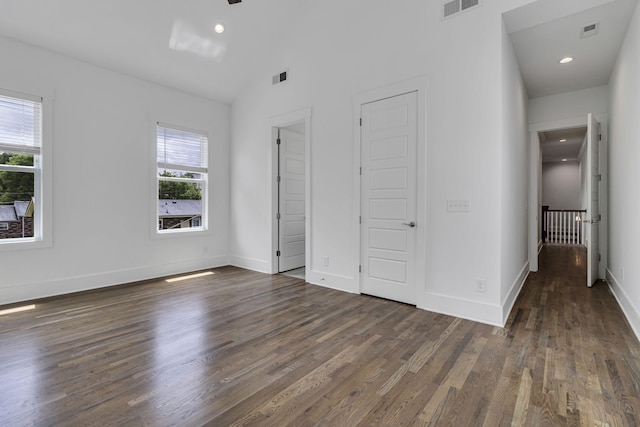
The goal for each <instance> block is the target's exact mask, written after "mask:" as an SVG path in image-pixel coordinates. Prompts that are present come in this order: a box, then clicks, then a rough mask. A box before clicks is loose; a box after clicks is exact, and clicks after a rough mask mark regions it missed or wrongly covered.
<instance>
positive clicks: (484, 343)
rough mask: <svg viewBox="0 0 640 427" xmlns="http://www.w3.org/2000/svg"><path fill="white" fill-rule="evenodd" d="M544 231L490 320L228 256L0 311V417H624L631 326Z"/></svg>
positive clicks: (633, 350)
mask: <svg viewBox="0 0 640 427" xmlns="http://www.w3.org/2000/svg"><path fill="white" fill-rule="evenodd" d="M585 256H586V254H585V252H584V250H580V249H578V248H562V247H547V248H545V249H544V250H543V252H542V258H541V272H539V273H535V274H532V275H531V276H530V277H529V279H528V281H527V283H526V285H525V288H524V290H523V292H522V294H521V295H520V297H519V299H518V301H517V303H516V306H515V307H514V309H513V311H512V315H511V317H510V319H509V322H508V324H507V325H506V327H505V328H504V329H503V328H497V327H492V326H487V325H482V324H478V323H474V322H470V321H466V320H461V319H456V318H453V317H449V316H444V315H438V314H434V313H429V312H426V311H423V310H418V309H415V308H414V307H411V306H407V305H403V304H399V303H394V302H391V301H386V300H381V299H376V298H372V297H368V296H358V295H351V294H347V293H342V292H337V291H333V290H330V289H325V288H321V287H317V286H312V285H305V284H304V283H303V282H302V281H301V280H299V279H296V278H291V277H286V276H283V275H277V276H269V275H264V274H259V273H254V272H249V271H244V270H241V269H238V268H233V267H225V268H220V269H215V270H212V271H213V273H214V274H213V275H210V276H205V277H200V278H195V279H190V280H185V281H180V282H174V283H167V282H166V281H163V280H158V281H153V282H148V283H143V284H135V285H132V286H125V287H117V288H111V289H104V290H100V291H95V292H88V293H83V294H77V295H72V296H66V297H61V298H56V299H49V300H45V301H42V302H38V303H37V304H36V308H35V309H34V310H31V311H25V312H22V313H15V314H9V315H4V316H0V425H1V426H26V425H36V426H53V425H60V426H85V425H95V426H112V425H113V426H116V425H117V426H143V425H148V426H169V425H175V426H199V425H210V426H239V425H257V426H287V425H291V426H357V425H361V426H373V425H383V426H403V425H406V426H413V425H416V426H417V425H425V426H426V425H451V426H472V425H478V426H482V425H484V426H491V427H493V426H503V425H504V426H506V425H513V426H544V425H559V426H564V425H567V426H578V425H584V426H636V425H638V424H640V418H639V413H640V344H639V343H638V341H637V340H636V338H635V337H634V335H633V333H632V332H631V329H630V328H629V326H628V325H627V323H626V321H625V320H624V317H623V315H622V313H621V311H620V309H619V308H618V306H617V305H616V302H615V300H614V298H613V297H612V295H611V294H610V293H609V291H608V288H607V287H606V285H605V284H604V283H599V284H597V285H595V286H594V287H593V288H591V289H588V288H587V287H586V286H584V283H583V282H584V280H585V272H584V265H583V263H584V261H585Z"/></svg>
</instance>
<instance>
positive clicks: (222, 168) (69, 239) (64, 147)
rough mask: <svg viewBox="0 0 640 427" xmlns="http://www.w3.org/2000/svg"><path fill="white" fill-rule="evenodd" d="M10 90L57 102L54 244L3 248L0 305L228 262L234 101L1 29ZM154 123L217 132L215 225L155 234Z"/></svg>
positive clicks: (2, 74)
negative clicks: (173, 86) (21, 39)
mask: <svg viewBox="0 0 640 427" xmlns="http://www.w3.org/2000/svg"><path fill="white" fill-rule="evenodd" d="M0 52H2V57H3V59H2V67H0V87H2V88H5V89H10V90H14V91H20V92H26V93H33V94H43V95H45V96H49V94H52V95H53V96H54V99H53V103H52V104H53V111H52V114H53V141H52V143H53V146H54V150H53V164H52V166H53V181H52V183H51V184H52V194H49V195H47V196H51V198H50V200H51V201H52V203H53V245H52V246H51V247H49V248H43V249H26V250H19V251H16V250H11V249H7V248H6V245H4V246H3V247H2V248H1V250H0V271H2V277H1V280H2V282H1V283H0V304H3V303H9V302H13V301H19V300H26V299H33V298H38V297H44V296H49V295H55V294H61V293H67V292H74V291H80V290H84V289H89V288H94V287H101V286H107V285H112V284H117V283H124V282H129V281H135V280H140V279H146V278H151V277H158V276H162V275H167V274H174V273H179V272H184V271H191V270H195V269H202V268H208V267H212V266H217V265H224V264H226V263H227V261H228V260H227V252H228V217H229V213H228V212H229V211H228V200H229V180H228V158H229V107H228V106H226V105H222V104H219V103H215V102H212V101H210V100H206V99H203V98H198V97H196V96H193V95H188V94H185V93H182V92H178V91H174V90H170V89H166V88H163V87H161V86H158V85H154V84H151V83H146V82H143V81H141V80H137V79H134V78H131V77H128V76H125V75H122V74H117V73H114V72H111V71H108V70H105V69H102V68H98V67H94V66H92V65H88V64H86V63H83V62H79V61H76V60H73V59H70V58H67V57H64V56H61V55H57V54H54V53H51V52H47V51H43V50H39V49H36V48H33V47H30V46H27V45H23V44H20V43H17V42H14V41H11V40H9V39H4V38H0ZM154 120H163V121H166V122H168V123H175V124H178V125H183V126H188V127H191V128H196V129H201V130H206V131H209V132H210V142H211V161H210V169H211V171H212V173H211V177H210V178H211V179H210V182H211V185H210V189H211V201H212V203H211V211H210V215H211V229H212V230H213V231H212V232H211V233H208V234H205V235H198V236H195V235H191V236H188V237H187V236H184V237H176V238H171V239H154V238H152V234H153V233H152V232H151V227H153V226H154V225H155V220H154V217H153V215H154V214H153V209H154V208H153V205H154V203H153V202H152V198H153V194H154V180H153V176H154V170H153V162H154V161H155V152H154V147H153V142H152V135H153V131H154V128H155V123H154Z"/></svg>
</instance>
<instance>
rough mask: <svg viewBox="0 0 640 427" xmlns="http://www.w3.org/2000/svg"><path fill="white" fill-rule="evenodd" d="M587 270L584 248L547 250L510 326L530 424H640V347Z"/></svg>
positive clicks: (521, 403)
mask: <svg viewBox="0 0 640 427" xmlns="http://www.w3.org/2000/svg"><path fill="white" fill-rule="evenodd" d="M585 263H586V248H584V247H580V246H560V245H546V246H545V248H544V249H543V250H542V252H541V254H540V271H539V272H538V273H531V275H530V276H529V279H528V280H527V283H526V285H525V287H524V289H523V291H522V293H521V295H520V296H519V298H518V301H517V302H516V306H515V307H514V310H513V311H512V313H511V317H510V318H509V321H508V323H507V325H506V329H505V332H506V335H507V337H508V338H509V340H510V341H511V342H510V343H509V344H508V346H509V347H510V348H511V350H510V351H509V353H510V355H509V359H508V360H507V363H506V365H508V364H510V363H515V366H514V367H513V368H514V369H513V374H512V378H511V379H512V380H513V375H516V374H517V375H519V376H520V377H521V378H520V381H519V383H520V384H519V391H518V400H517V403H516V409H515V414H514V420H515V417H517V415H518V412H519V411H522V410H527V405H528V411H527V412H528V414H526V425H548V424H551V425H585V426H586V425H588V426H600V425H602V426H609V425H610V426H618V425H620V426H622V425H625V426H636V425H639V423H640V418H639V416H638V414H639V413H640V399H639V397H640V345H639V343H638V341H637V339H636V338H635V336H634V334H633V332H632V331H631V328H630V327H629V325H628V323H627V322H626V320H625V318H624V315H623V313H622V312H621V310H620V308H619V306H618V304H617V302H616V301H615V299H614V297H613V295H612V294H611V292H610V291H609V288H608V286H607V285H606V283H605V282H602V281H599V282H597V283H596V284H595V285H594V286H593V287H592V288H588V287H587V286H586V285H585V282H586V267H585ZM506 367H507V366H505V368H506ZM506 372H508V371H505V373H506ZM503 380H504V381H505V382H510V383H513V382H512V381H508V380H507V379H505V378H503ZM522 417H523V419H524V417H525V414H522ZM565 417H566V420H565ZM516 425H520V424H516Z"/></svg>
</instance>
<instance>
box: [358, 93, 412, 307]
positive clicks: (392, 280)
mask: <svg viewBox="0 0 640 427" xmlns="http://www.w3.org/2000/svg"><path fill="white" fill-rule="evenodd" d="M417 100H418V96H417V93H416V92H412V93H408V94H404V95H399V96H395V97H392V98H387V99H383V100H379V101H375V102H371V103H368V104H364V105H362V107H361V113H362V125H361V149H362V152H361V161H362V172H361V174H362V176H361V213H362V219H361V222H362V225H361V269H362V271H361V291H362V293H365V294H369V295H374V296H378V297H382V298H387V299H391V300H395V301H400V302H405V303H408V304H415V303H416V292H415V262H416V260H415V258H416V253H415V252H416V227H417V225H416V212H417V209H416V196H417V194H416V185H417V182H416V165H417V155H416V153H417V147H416V145H417V130H418V129H417V120H418V117H417Z"/></svg>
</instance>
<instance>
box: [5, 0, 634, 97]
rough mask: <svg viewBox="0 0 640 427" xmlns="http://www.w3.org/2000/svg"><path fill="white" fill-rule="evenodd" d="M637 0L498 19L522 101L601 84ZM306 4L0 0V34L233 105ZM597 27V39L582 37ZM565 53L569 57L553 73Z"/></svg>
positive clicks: (556, 3) (590, 1)
mask: <svg viewBox="0 0 640 427" xmlns="http://www.w3.org/2000/svg"><path fill="white" fill-rule="evenodd" d="M636 1H637V0H538V1H536V2H534V3H531V4H529V5H527V6H524V7H521V8H518V9H514V10H512V11H509V12H507V13H505V14H504V18H505V25H506V27H507V29H508V31H509V32H510V37H511V39H512V41H513V44H514V48H515V51H516V56H517V58H518V62H519V64H520V68H521V71H522V74H523V78H524V80H525V84H526V86H527V89H528V92H529V96H530V97H531V98H535V97H539V96H543V95H548V94H553V93H560V92H567V91H572V90H577V89H582V88H586V87H593V86H600V85H604V84H606V83H607V81H608V78H609V74H610V72H611V69H612V66H613V62H614V60H615V57H616V55H617V52H618V50H619V47H620V44H621V42H622V40H623V37H624V34H625V31H626V28H627V26H628V21H629V18H630V16H631V11H632V8H633V7H634V6H635V3H636ZM309 2H310V0H244V1H243V2H241V3H238V4H235V5H229V4H228V2H227V0H180V1H176V0H55V1H52V0H28V1H25V0H0V10H1V13H0V34H1V35H4V36H8V37H11V38H14V39H17V40H20V41H23V42H26V43H29V44H32V45H36V46H40V47H44V48H46V49H50V50H53V51H56V52H59V53H62V54H65V55H69V56H71V57H75V58H79V59H82V60H85V61H87V62H90V63H94V64H97V65H100V66H103V67H106V68H109V69H113V70H116V71H119V72H124V73H126V74H130V75H133V76H136V77H140V78H143V79H146V80H151V81H155V82H158V83H160V84H164V85H167V86H170V87H175V88H178V89H181V90H185V91H187V92H191V93H195V94H200V95H202V96H206V97H210V98H213V99H217V100H221V101H224V102H231V101H233V99H234V98H235V97H236V96H237V94H238V93H239V92H240V91H241V90H242V87H243V85H244V84H246V82H247V79H248V78H249V77H250V76H251V74H252V72H253V70H254V69H255V68H256V67H255V65H256V64H258V63H260V62H262V61H264V60H265V58H266V57H267V55H269V54H270V53H271V52H272V50H273V49H272V47H273V46H276V45H277V44H278V42H279V41H280V40H281V39H282V37H284V36H285V35H286V32H287V31H288V29H289V28H290V27H291V23H292V22H295V17H296V16H298V15H299V14H300V13H303V9H304V5H305V4H307V3H309ZM576 11H579V13H575V12H576ZM596 21H599V22H600V32H599V34H598V35H597V36H595V37H592V38H589V39H580V38H579V31H580V28H581V27H583V26H584V25H588V24H591V23H593V22H596ZM217 22H224V23H225V24H226V26H227V31H226V32H225V33H224V34H221V35H219V34H216V33H215V32H214V31H213V26H214V24H215V23H217ZM566 55H573V56H575V57H576V60H575V61H574V62H573V63H571V64H569V65H568V66H565V67H561V66H560V65H559V64H558V63H557V61H558V59H559V58H561V57H563V56H566ZM279 71H281V70H273V73H277V72H279ZM269 78H270V76H265V79H269Z"/></svg>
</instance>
